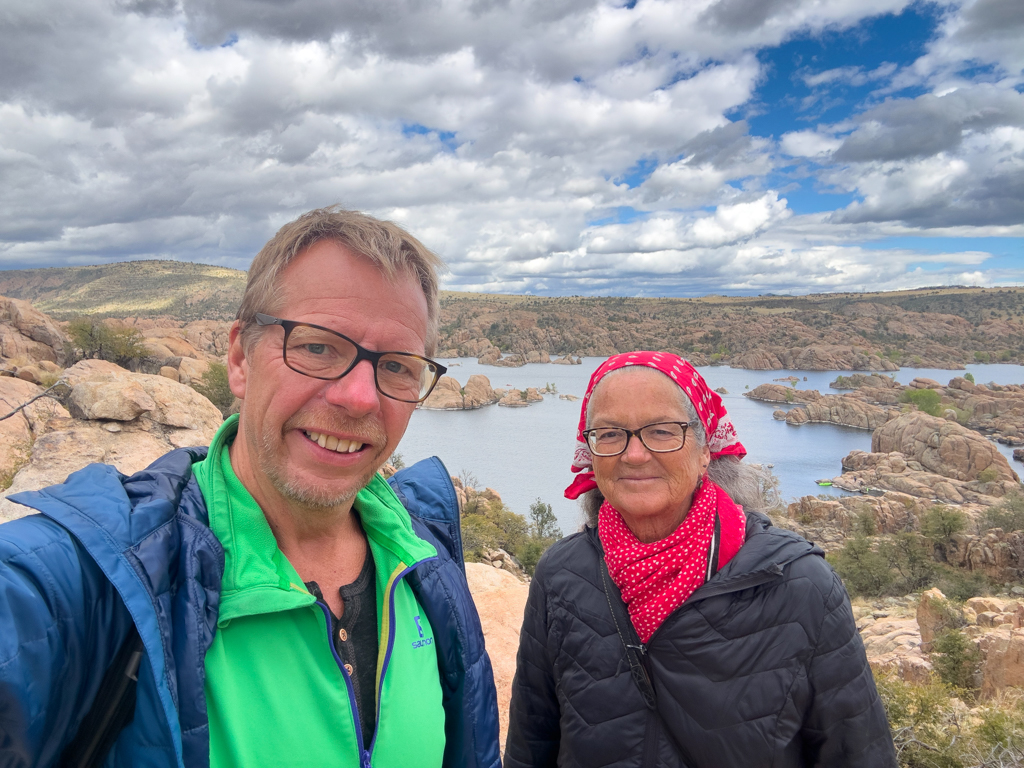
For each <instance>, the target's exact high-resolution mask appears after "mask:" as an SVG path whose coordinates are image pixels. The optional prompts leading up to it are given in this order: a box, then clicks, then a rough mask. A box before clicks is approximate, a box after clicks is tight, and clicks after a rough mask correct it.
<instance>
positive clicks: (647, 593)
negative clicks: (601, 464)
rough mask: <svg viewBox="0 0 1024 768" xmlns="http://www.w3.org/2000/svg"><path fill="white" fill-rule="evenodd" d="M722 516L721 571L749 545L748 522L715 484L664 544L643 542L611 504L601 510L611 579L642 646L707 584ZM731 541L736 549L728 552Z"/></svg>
mask: <svg viewBox="0 0 1024 768" xmlns="http://www.w3.org/2000/svg"><path fill="white" fill-rule="evenodd" d="M716 511H717V512H718V515H719V520H720V524H721V526H722V529H723V534H722V542H723V546H722V549H721V552H720V565H724V564H725V563H726V562H727V561H728V560H729V559H730V558H731V557H732V556H733V555H734V554H735V553H736V552H737V551H738V550H739V547H740V546H741V545H742V543H743V539H744V529H745V525H744V522H745V517H744V515H743V510H742V509H741V508H740V507H738V506H736V504H735V503H734V502H733V501H732V499H730V498H729V496H728V494H727V493H725V491H723V490H722V489H721V488H719V487H718V486H717V485H715V484H714V483H712V482H711V481H709V480H705V481H704V483H703V484H702V485H701V487H700V488H699V489H697V492H696V493H694V496H693V503H692V505H691V506H690V511H689V513H688V514H687V515H686V518H685V519H684V520H683V522H682V523H680V525H679V527H678V528H676V529H675V531H673V532H672V533H670V534H669V535H668V536H666V537H665V538H664V539H661V540H659V541H652V542H650V543H646V544H645V543H644V542H642V541H640V540H639V539H638V538H637V537H636V536H635V535H634V534H633V532H632V531H631V530H630V529H629V527H628V526H627V525H626V521H625V520H623V518H622V515H621V514H620V513H619V512H618V511H617V510H616V509H615V508H614V507H612V506H611V504H609V503H608V502H607V501H606V502H605V503H604V504H603V505H602V506H601V511H600V512H599V514H598V518H597V533H598V536H599V537H600V539H601V546H603V547H604V557H605V562H607V563H608V574H609V575H610V576H611V577H612V581H614V582H615V585H616V586H617V587H618V588H619V591H621V592H622V600H623V601H624V602H625V603H626V607H627V608H628V609H629V617H630V619H632V621H633V626H634V627H636V632H637V634H638V635H639V636H640V640H641V641H642V642H644V643H646V642H647V641H649V640H650V639H651V635H653V634H654V631H655V630H656V629H657V628H658V627H660V626H661V623H662V622H663V621H664V620H665V619H666V618H667V617H668V615H669V614H670V613H672V611H674V610H675V609H676V608H678V607H679V606H680V605H682V604H683V603H684V602H686V600H687V598H689V597H690V595H692V594H693V593H694V591H695V590H696V589H697V587H699V586H700V585H701V584H703V583H704V580H705V577H706V575H707V573H706V572H707V564H708V550H709V549H710V548H711V537H712V534H713V533H714V529H715V512H716ZM726 541H728V542H730V546H728V547H727V546H725V542H726Z"/></svg>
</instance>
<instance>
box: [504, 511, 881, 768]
mask: <svg viewBox="0 0 1024 768" xmlns="http://www.w3.org/2000/svg"><path fill="white" fill-rule="evenodd" d="M601 557H603V555H602V554H601V550H600V542H599V540H598V537H597V532H596V530H595V529H593V528H590V529H587V530H586V531H584V532H583V533H578V534H575V535H573V536H569V537H567V538H566V539H563V540H562V541H560V542H558V543H557V544H555V545H554V546H553V547H552V548H551V549H550V550H549V551H548V552H547V553H546V554H545V555H544V557H542V558H541V561H540V563H539V564H538V566H537V572H536V576H535V578H534V580H533V584H532V585H531V586H530V597H529V601H528V602H527V605H526V618H525V621H524V623H523V629H522V634H521V636H520V645H519V656H518V668H517V671H516V677H515V681H514V682H513V685H512V705H511V712H510V721H509V732H508V743H507V746H506V750H505V768H520V766H522V767H523V768H525V767H526V766H530V767H531V768H539V767H540V766H555V765H558V766H580V767H581V768H582V767H585V768H599V767H602V766H616V767H617V768H625V767H626V766H630V767H631V768H632V767H633V766H686V767H687V768H769V766H770V767H771V768H791V767H792V768H795V767H796V766H799V767H800V768H804V767H806V766H827V768H843V767H844V766H850V767H851V768H852V767H853V766H856V767H857V768H876V767H879V768H890V767H891V766H895V765H896V757H895V753H894V749H893V743H892V737H891V736H890V732H889V726H888V723H887V722H886V718H885V712H884V710H883V709H882V704H881V701H880V700H879V698H878V693H877V692H876V690H875V684H874V680H873V679H872V676H871V670H870V669H869V668H868V664H867V659H866V657H865V655H864V646H863V644H862V643H861V639H860V636H859V635H858V634H857V629H856V626H855V624H854V620H853V613H852V611H851V610H850V601H849V599H848V597H847V595H846V590H845V589H844V588H843V585H842V583H841V582H840V580H839V578H838V577H837V576H836V575H835V574H834V573H833V571H832V569H831V568H830V567H829V566H828V564H827V563H826V562H825V560H824V559H823V557H822V552H821V550H820V549H818V548H817V547H815V546H814V545H812V544H811V543H809V542H807V541H805V540H804V539H802V538H800V537H799V536H797V535H796V534H793V533H790V532H789V531H784V530H780V529H778V528H775V527H773V526H772V525H771V522H770V521H769V520H768V518H767V517H764V516H763V515H759V514H751V513H748V514H747V537H746V541H745V543H744V545H743V547H742V548H741V549H740V551H739V553H738V554H737V555H736V556H735V557H734V558H733V559H732V560H731V561H729V563H727V564H726V565H725V567H723V568H722V569H721V570H720V571H719V572H718V573H717V574H716V575H715V576H714V577H712V579H711V580H710V581H708V582H707V583H706V584H704V585H703V586H702V587H700V588H699V589H698V590H697V591H696V592H694V593H693V595H691V596H690V599H689V600H687V601H686V602H685V603H684V604H683V605H682V606H680V607H679V608H678V609H677V610H676V611H675V612H674V613H672V614H671V615H670V616H669V617H668V618H667V619H666V620H665V622H664V623H663V624H662V625H661V627H659V628H658V630H657V631H656V632H655V633H654V635H653V636H652V637H651V640H650V642H649V643H648V658H647V662H648V668H649V670H650V672H651V677H652V678H653V681H654V687H655V689H656V691H657V697H658V709H659V710H660V712H661V716H662V718H663V721H664V723H666V724H667V725H668V727H670V728H671V730H672V732H673V734H674V735H675V739H676V741H677V742H678V743H679V744H680V745H681V746H682V748H683V749H685V751H686V755H685V756H681V755H680V754H679V752H678V751H677V749H676V748H675V747H674V746H673V745H672V742H671V740H670V739H669V738H668V737H667V735H666V734H665V733H664V732H663V725H662V721H661V720H660V719H659V717H658V716H657V715H656V714H655V713H654V712H652V711H651V710H649V709H647V707H646V706H645V704H644V700H643V698H642V697H641V695H640V691H639V689H638V688H637V686H636V684H635V683H634V682H633V679H632V677H631V675H630V669H629V664H628V661H627V659H626V656H625V653H624V651H623V647H622V643H621V641H620V639H619V635H618V633H617V632H616V629H615V625H614V623H613V621H612V616H611V612H610V610H609V606H608V601H607V599H606V597H605V593H604V589H603V587H602V578H601V572H600V568H599V564H600V559H599V558H601ZM611 586H612V590H615V586H614V585H611ZM613 597H614V599H615V600H618V601H621V597H620V596H619V595H618V594H616V595H614V596H613Z"/></svg>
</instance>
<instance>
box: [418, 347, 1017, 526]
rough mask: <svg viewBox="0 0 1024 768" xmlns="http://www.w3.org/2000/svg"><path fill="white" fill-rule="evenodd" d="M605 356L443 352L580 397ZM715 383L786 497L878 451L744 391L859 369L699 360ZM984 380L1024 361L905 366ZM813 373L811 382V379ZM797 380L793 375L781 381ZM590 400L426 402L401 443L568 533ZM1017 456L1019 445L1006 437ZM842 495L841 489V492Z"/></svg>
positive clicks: (512, 383) (822, 383) (1001, 379)
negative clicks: (533, 508)
mask: <svg viewBox="0 0 1024 768" xmlns="http://www.w3.org/2000/svg"><path fill="white" fill-rule="evenodd" d="M603 361H604V358H601V357H591V358H584V359H583V364H582V365H551V364H530V365H525V366H523V367H521V368H498V367H495V366H493V365H480V364H479V363H477V361H476V360H475V359H472V358H459V359H456V360H442V361H441V362H442V363H443V364H444V365H447V366H449V368H448V375H449V376H451V377H453V378H455V379H456V380H457V381H459V382H460V383H461V384H465V383H466V381H467V380H468V379H469V377H470V376H471V375H473V374H475V373H479V374H482V375H484V376H486V377H487V378H488V379H489V380H490V382H491V386H492V387H504V388H506V389H507V388H509V387H516V388H518V389H523V388H525V387H538V388H543V387H544V386H545V385H546V384H548V383H552V384H554V385H555V386H556V387H557V388H558V392H559V394H572V395H576V396H578V397H579V398H581V400H582V397H583V394H584V393H585V392H586V389H587V383H588V382H589V381H590V376H591V374H592V373H593V372H594V370H595V369H596V368H597V366H599V365H600V364H601V363H602V362H603ZM697 370H699V371H700V373H701V375H702V376H703V377H704V378H705V379H706V380H707V382H708V384H709V385H710V386H711V387H712V388H717V387H725V388H726V390H728V393H729V394H726V395H722V400H723V402H724V404H725V407H726V410H728V411H729V415H730V417H731V418H732V421H733V424H735V426H736V430H737V432H738V433H739V436H740V441H741V442H742V443H743V445H744V446H745V447H746V449H747V458H746V460H747V461H753V462H761V463H766V464H772V465H773V471H774V472H775V474H776V476H777V477H778V478H779V488H780V490H781V492H782V495H783V498H784V499H786V500H787V501H791V500H793V499H795V498H798V497H800V496H806V495H808V494H817V493H821V492H823V491H826V490H829V491H830V490H831V489H825V488H821V487H819V486H818V485H817V484H816V482H815V481H817V480H819V479H822V478H832V477H835V476H836V475H838V474H840V473H841V472H842V467H841V465H840V462H841V460H842V458H843V457H844V456H846V454H848V453H849V452H850V451H852V450H856V449H860V450H863V451H868V450H871V432H870V431H868V430H861V429H851V428H848V427H837V426H833V425H830V424H805V425H803V426H799V427H792V426H789V425H788V424H786V423H785V422H784V421H775V420H774V419H773V418H772V412H773V411H775V409H776V408H780V407H782V408H788V407H789V406H780V405H778V404H774V403H762V402H758V401H755V400H751V399H749V398H746V397H743V393H744V392H745V391H747V389H746V388H749V389H754V387H756V386H758V385H759V384H764V383H767V382H771V381H773V380H774V379H779V378H783V377H786V376H796V377H797V378H798V379H799V381H798V382H797V389H816V390H818V391H819V392H821V393H822V394H828V393H831V394H837V390H830V389H829V386H828V385H829V382H831V381H834V380H835V378H836V376H837V375H839V374H840V373H843V374H847V375H848V374H849V373H850V372H849V371H789V370H782V371H751V370H746V369H742V368H728V367H725V366H705V367H701V368H698V369H697ZM968 371H969V372H970V373H972V374H973V375H974V378H975V381H977V382H978V383H979V384H981V383H989V382H994V383H996V384H1021V383H1024V366H1019V365H980V364H979V365H969V366H967V369H966V371H948V370H940V369H932V368H904V369H902V370H900V371H897V372H896V373H895V374H887V375H895V377H896V380H897V381H898V382H900V383H901V384H908V383H909V382H910V381H912V380H913V379H914V378H915V377H918V376H922V377H926V378H930V379H935V380H936V381H938V382H940V383H942V384H946V383H947V382H949V380H950V379H952V378H953V377H954V376H962V375H963V374H964V373H966V372H968ZM805 379H806V380H805ZM781 383H784V384H788V382H781ZM580 404H581V401H577V402H570V401H567V400H560V399H559V398H558V396H557V395H545V396H544V402H542V403H535V404H533V405H531V406H529V407H527V408H504V407H500V406H498V405H490V406H487V407H485V408H479V409H477V410H473V411H426V410H422V409H421V410H417V411H416V412H415V413H414V414H413V416H412V420H411V421H410V423H409V429H408V430H407V432H406V434H405V437H404V438H403V440H402V443H401V445H400V446H399V448H398V452H399V453H400V454H401V455H402V458H403V459H404V461H405V463H406V464H412V463H413V462H415V461H419V460H420V459H423V458H426V457H428V456H438V457H440V459H441V460H442V461H443V462H444V464H445V466H446V467H447V468H448V471H449V472H450V473H451V474H452V475H456V476H457V475H459V474H461V473H469V474H471V475H472V476H474V477H475V478H476V480H477V482H478V485H479V486H480V487H489V488H493V489H494V490H496V491H497V492H498V493H499V494H500V495H501V498H502V499H503V500H504V502H505V503H506V505H508V507H509V508H510V509H511V510H512V511H513V512H516V513H518V514H521V515H528V514H529V511H530V504H532V503H533V502H534V501H535V500H536V499H538V498H539V499H541V500H542V501H544V502H547V503H548V504H550V505H551V506H552V509H553V511H554V513H555V515H556V517H557V518H558V522H559V524H560V525H561V528H562V532H563V533H570V532H572V531H575V530H576V529H577V528H578V527H579V524H580V521H581V513H580V509H579V506H578V503H577V502H575V501H570V500H568V499H566V498H565V497H564V496H563V495H562V491H563V490H564V489H565V486H567V485H568V484H569V483H570V482H571V480H572V473H571V472H570V471H569V464H570V462H571V460H572V453H573V449H574V447H575V443H576V426H577V424H578V423H579V418H580ZM998 447H999V449H1000V451H1001V452H1002V453H1003V454H1004V455H1005V456H1006V458H1007V459H1008V460H1010V459H1011V457H1012V452H1013V451H1012V449H1011V448H1009V447H1007V446H1003V445H999V446H998ZM832 493H833V494H836V495H838V494H839V493H841V492H840V491H838V490H836V491H832Z"/></svg>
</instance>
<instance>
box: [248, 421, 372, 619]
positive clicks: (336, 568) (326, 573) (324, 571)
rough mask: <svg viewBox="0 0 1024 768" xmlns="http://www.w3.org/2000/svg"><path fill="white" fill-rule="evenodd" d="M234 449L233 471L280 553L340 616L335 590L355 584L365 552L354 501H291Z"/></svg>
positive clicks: (338, 595)
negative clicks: (311, 503) (321, 503)
mask: <svg viewBox="0 0 1024 768" xmlns="http://www.w3.org/2000/svg"><path fill="white" fill-rule="evenodd" d="M238 448H239V440H238V438H236V440H235V441H234V442H233V443H232V445H231V446H230V448H229V456H230V458H231V465H232V469H233V470H234V472H235V476H236V477H237V478H238V480H239V481H240V482H241V483H242V485H243V486H245V488H246V490H247V491H249V494H250V495H251V496H252V497H253V499H254V500H255V501H256V503H257V504H258V505H259V507H260V509H261V510H262V511H263V516H264V517H266V519H267V523H268V524H269V525H270V530H271V531H272V532H273V534H274V538H275V539H276V540H277V546H278V549H280V550H281V553H282V554H283V555H284V556H285V557H286V558H288V562H290V563H291V564H292V567H293V568H295V570H296V572H297V573H298V574H299V577H300V578H301V579H302V580H303V581H304V582H305V581H315V582H316V583H317V584H319V585H320V589H321V590H322V592H323V594H324V599H325V601H326V602H327V605H328V606H329V607H330V609H331V610H332V611H333V612H334V615H335V616H341V614H342V611H343V610H344V606H343V605H342V601H341V595H340V594H339V592H338V590H339V589H340V588H341V587H342V586H344V585H346V584H351V583H352V582H353V581H355V580H356V578H357V577H358V576H359V572H360V571H361V570H362V567H363V562H364V561H365V558H366V556H367V553H368V547H367V543H366V534H365V533H364V532H363V528H362V525H361V524H360V522H359V517H358V515H357V514H356V513H354V512H353V511H352V505H353V503H354V501H355V499H349V500H348V501H346V502H343V503H341V504H338V505H336V506H334V507H310V506H306V505H303V504H300V503H298V502H296V501H294V500H290V499H288V498H286V497H284V496H283V495H282V494H281V493H279V492H278V491H277V489H276V488H274V487H273V485H272V484H271V483H270V482H269V480H268V478H266V476H265V475H260V474H257V473H253V472H251V471H247V470H249V469H250V468H251V467H250V463H249V462H248V461H236V459H238V458H239V457H238V456H236V451H237V449H238ZM261 480H262V482H261Z"/></svg>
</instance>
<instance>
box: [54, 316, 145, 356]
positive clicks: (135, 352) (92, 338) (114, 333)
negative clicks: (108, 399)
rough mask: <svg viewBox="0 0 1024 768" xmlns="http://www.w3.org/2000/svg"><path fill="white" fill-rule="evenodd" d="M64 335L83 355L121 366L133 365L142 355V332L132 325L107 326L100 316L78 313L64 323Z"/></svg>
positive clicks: (143, 352)
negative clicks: (65, 327)
mask: <svg viewBox="0 0 1024 768" xmlns="http://www.w3.org/2000/svg"><path fill="white" fill-rule="evenodd" d="M68 336H70V337H71V343H72V344H73V345H74V347H75V350H76V351H77V352H78V354H79V355H81V357H83V358H90V359H96V358H98V359H100V360H106V361H107V362H110V363H114V364H116V365H120V366H121V367H122V368H137V367H138V363H139V361H140V360H141V359H142V358H143V357H145V356H146V348H145V347H144V346H143V345H142V334H141V333H139V332H138V331H137V330H136V329H134V328H111V327H110V326H108V325H106V324H105V323H104V322H102V321H101V320H97V319H95V318H92V317H79V318H76V319H74V320H72V321H71V322H70V323H68Z"/></svg>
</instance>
